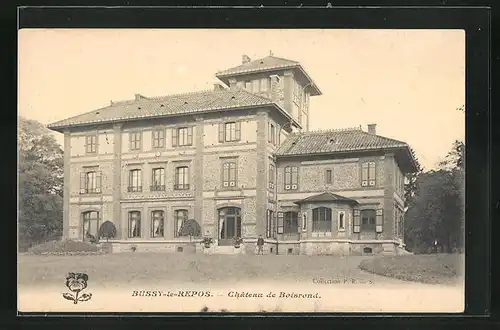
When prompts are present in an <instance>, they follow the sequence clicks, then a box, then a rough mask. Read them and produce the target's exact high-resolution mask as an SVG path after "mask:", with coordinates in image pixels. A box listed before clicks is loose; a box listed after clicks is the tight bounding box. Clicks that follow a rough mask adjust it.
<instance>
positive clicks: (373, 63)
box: [17, 29, 466, 313]
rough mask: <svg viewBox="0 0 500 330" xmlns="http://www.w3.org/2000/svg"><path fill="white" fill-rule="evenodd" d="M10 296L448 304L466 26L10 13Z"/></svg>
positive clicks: (454, 306)
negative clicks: (61, 19)
mask: <svg viewBox="0 0 500 330" xmlns="http://www.w3.org/2000/svg"><path fill="white" fill-rule="evenodd" d="M18 81H19V83H18V95H19V96H18V183H19V189H18V220H17V224H18V256H17V261H18V281H17V283H18V284H17V285H18V287H17V291H18V302H17V303H18V304H17V307H18V311H19V312H43V313H50V312H55V313H60V312H75V313H76V312H79V313H80V312H87V313H96V312H106V313H111V312H143V313H148V312H149V313H153V312H218V313H237V312H256V313H262V312H266V313H273V312H283V313H286V312H331V313H339V312H342V313H344V312H348V313H361V312H370V313H381V312H392V313H394V312H418V313H422V312H451V313H461V312H463V311H464V307H465V299H464V279H465V273H464V264H465V257H464V252H465V251H464V250H465V246H464V236H465V227H464V226H465V221H466V220H465V210H464V209H465V197H464V196H465V159H464V157H465V112H466V109H465V86H466V85H465V32H464V31H463V30H453V29H443V30H439V29H435V30H433V29H414V30H404V29H393V30H382V29H380V30H377V29H373V30H370V29H20V30H19V31H18Z"/></svg>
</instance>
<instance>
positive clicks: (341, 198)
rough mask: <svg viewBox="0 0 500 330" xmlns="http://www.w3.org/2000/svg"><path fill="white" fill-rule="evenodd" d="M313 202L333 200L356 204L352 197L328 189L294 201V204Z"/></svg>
mask: <svg viewBox="0 0 500 330" xmlns="http://www.w3.org/2000/svg"><path fill="white" fill-rule="evenodd" d="M315 202H334V203H348V204H358V202H357V201H356V200H354V199H351V198H347V197H344V196H340V195H337V194H334V193H331V192H328V191H325V192H323V193H321V194H318V195H313V196H310V197H307V198H304V199H302V200H299V201H296V202H295V204H303V203H315Z"/></svg>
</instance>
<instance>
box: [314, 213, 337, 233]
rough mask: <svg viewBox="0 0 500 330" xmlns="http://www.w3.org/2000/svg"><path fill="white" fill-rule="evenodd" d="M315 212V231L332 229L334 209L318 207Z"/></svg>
mask: <svg viewBox="0 0 500 330" xmlns="http://www.w3.org/2000/svg"><path fill="white" fill-rule="evenodd" d="M312 213H313V219H312V220H313V228H312V230H313V232H331V231H332V209H330V208H328V207H317V208H315V209H313V210H312Z"/></svg>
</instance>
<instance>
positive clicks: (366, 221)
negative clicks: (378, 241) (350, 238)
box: [361, 210, 376, 231]
mask: <svg viewBox="0 0 500 330" xmlns="http://www.w3.org/2000/svg"><path fill="white" fill-rule="evenodd" d="M375 218H376V212H375V210H362V211H361V230H365V231H375Z"/></svg>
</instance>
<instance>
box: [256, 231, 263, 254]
mask: <svg viewBox="0 0 500 330" xmlns="http://www.w3.org/2000/svg"><path fill="white" fill-rule="evenodd" d="M257 254H262V255H263V254H264V239H263V238H262V235H259V238H257Z"/></svg>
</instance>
